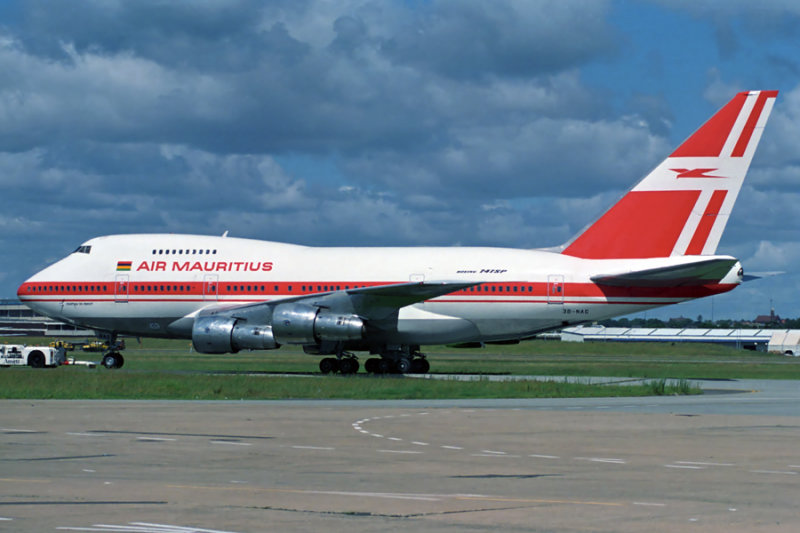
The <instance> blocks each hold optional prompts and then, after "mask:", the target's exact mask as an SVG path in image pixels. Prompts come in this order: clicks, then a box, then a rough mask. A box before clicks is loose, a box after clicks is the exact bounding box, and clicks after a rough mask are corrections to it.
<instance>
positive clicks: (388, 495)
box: [307, 490, 441, 502]
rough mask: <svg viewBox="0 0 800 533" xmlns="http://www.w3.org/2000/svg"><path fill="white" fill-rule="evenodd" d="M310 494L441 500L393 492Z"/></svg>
mask: <svg viewBox="0 0 800 533" xmlns="http://www.w3.org/2000/svg"><path fill="white" fill-rule="evenodd" d="M307 493H308V494H328V495H333V496H361V497H369V498H389V499H393V500H419V501H426V502H438V501H439V500H440V499H441V498H437V497H435V496H433V495H431V496H427V495H424V494H403V493H393V492H344V491H327V490H309V491H307Z"/></svg>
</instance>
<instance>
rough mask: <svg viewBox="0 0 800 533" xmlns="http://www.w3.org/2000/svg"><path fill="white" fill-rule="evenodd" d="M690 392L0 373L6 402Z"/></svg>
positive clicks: (677, 390) (678, 389) (651, 386)
mask: <svg viewBox="0 0 800 533" xmlns="http://www.w3.org/2000/svg"><path fill="white" fill-rule="evenodd" d="M695 393H700V391H699V389H694V388H692V387H691V386H689V384H688V382H687V383H686V384H684V385H681V384H678V385H675V386H671V385H668V384H667V383H666V380H663V381H659V380H656V381H653V382H650V383H645V384H643V385H633V386H616V385H614V386H611V385H588V384H580V383H566V382H563V381H547V382H540V381H530V380H525V381H513V382H493V381H488V380H481V381H473V382H464V381H456V380H425V379H414V378H404V377H374V376H328V377H276V376H268V375H255V376H254V375H206V374H189V375H176V374H171V373H162V372H131V371H125V370H119V371H106V370H105V369H95V370H90V369H83V368H63V367H62V368H59V369H52V370H35V369H28V368H17V369H13V371H11V372H9V371H4V372H0V398H4V399H23V398H24V399H63V400H71V399H159V400H278V399H281V400H285V399H353V400H376V399H441V398H448V399H463V398H567V397H569V398H588V397H614V396H651V395H671V394H695Z"/></svg>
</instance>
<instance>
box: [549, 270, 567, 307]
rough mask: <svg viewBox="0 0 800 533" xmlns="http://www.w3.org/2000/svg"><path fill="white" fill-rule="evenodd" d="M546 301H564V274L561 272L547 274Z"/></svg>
mask: <svg viewBox="0 0 800 533" xmlns="http://www.w3.org/2000/svg"><path fill="white" fill-rule="evenodd" d="M547 303H549V304H563V303H564V276H563V275H561V274H551V275H549V276H547Z"/></svg>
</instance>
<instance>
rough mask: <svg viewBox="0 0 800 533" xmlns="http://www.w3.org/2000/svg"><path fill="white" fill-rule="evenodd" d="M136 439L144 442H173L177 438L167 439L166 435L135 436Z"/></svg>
mask: <svg viewBox="0 0 800 533" xmlns="http://www.w3.org/2000/svg"><path fill="white" fill-rule="evenodd" d="M136 440H142V441H145V442H175V441H177V440H178V439H169V438H167V437H136Z"/></svg>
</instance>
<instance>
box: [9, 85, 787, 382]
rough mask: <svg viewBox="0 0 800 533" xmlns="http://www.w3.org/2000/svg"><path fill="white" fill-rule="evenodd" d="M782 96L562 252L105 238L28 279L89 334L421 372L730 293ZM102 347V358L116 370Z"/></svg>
mask: <svg viewBox="0 0 800 533" xmlns="http://www.w3.org/2000/svg"><path fill="white" fill-rule="evenodd" d="M776 97H777V91H751V92H743V93H739V94H737V95H736V96H735V97H734V98H733V99H732V100H731V101H730V102H729V103H728V104H726V105H725V106H724V107H723V108H722V109H720V110H719V111H718V112H717V113H716V114H715V115H714V116H713V117H712V118H711V119H709V120H708V122H706V123H705V124H704V125H703V126H702V127H701V128H700V129H699V130H697V131H696V132H695V133H694V134H692V135H691V136H690V137H689V138H688V139H686V141H684V142H683V143H682V144H681V145H680V146H679V147H678V148H677V149H675V151H674V152H672V154H670V156H669V157H667V158H666V159H665V160H664V161H663V162H662V163H661V164H660V165H658V166H657V167H656V168H655V169H654V170H653V171H652V172H650V174H648V175H647V176H646V177H645V178H644V179H643V180H641V181H640V182H639V183H638V184H636V185H635V186H634V187H633V188H632V189H631V190H630V191H628V192H627V194H625V196H624V197H623V198H622V199H621V200H619V202H617V203H616V204H615V205H613V206H612V207H611V208H610V209H609V210H608V211H606V212H605V213H604V214H603V215H602V216H601V217H600V218H599V219H598V220H597V221H596V222H594V223H593V224H591V225H590V226H589V227H588V228H586V229H585V230H584V231H582V232H581V233H580V234H578V235H577V236H576V237H575V238H573V239H572V240H571V241H570V242H568V243H566V244H564V245H563V246H561V247H559V248H556V249H549V250H518V249H508V248H467V247H447V248H430V247H426V248H311V247H306V246H297V245H292V244H283V243H276V242H266V241H257V240H248V239H237V238H228V237H226V236H222V237H208V236H198V235H171V234H169V235H167V234H158V235H112V236H107V237H97V238H94V239H91V240H89V241H87V242H85V243H83V244H81V245H80V246H79V247H78V248H77V249H76V250H75V251H74V252H73V253H72V254H70V255H68V256H67V257H65V258H64V259H62V260H60V261H58V262H57V263H55V264H53V265H52V266H50V267H48V268H46V269H44V270H42V271H41V272H39V273H37V274H35V275H34V276H32V277H31V278H30V279H29V280H27V281H26V282H24V283H23V284H22V285H21V286H20V288H19V291H18V293H17V294H18V296H19V299H20V300H21V301H22V302H24V303H25V304H26V305H28V306H29V307H31V308H32V309H34V310H35V311H37V312H39V313H42V314H44V315H47V316H50V317H53V318H56V319H58V320H63V321H65V322H68V323H71V324H75V325H79V326H83V327H87V328H93V329H95V330H96V331H97V333H98V335H100V336H101V337H104V338H107V339H108V340H110V341H112V345H113V341H115V340H116V337H117V335H120V334H124V335H136V336H146V337H147V336H149V337H170V338H180V339H191V340H192V342H193V344H194V347H195V349H196V350H197V351H198V352H203V353H228V352H231V353H232V352H237V351H239V350H243V349H255V350H271V349H275V348H279V347H280V346H281V345H284V344H296V345H301V346H303V348H304V349H305V351H306V352H308V353H310V354H319V355H325V356H327V357H325V358H323V359H322V360H321V361H320V369H321V370H322V372H324V373H329V372H337V371H338V372H341V373H343V374H350V373H354V372H357V371H358V368H359V363H358V360H357V358H356V357H355V355H353V354H352V352H354V351H368V352H369V353H371V354H376V355H378V356H379V357H373V358H370V359H368V360H367V361H366V364H365V368H366V370H367V371H368V372H374V373H386V372H398V373H405V372H427V371H428V369H429V364H428V361H427V359H426V358H425V356H424V355H423V354H422V353H421V352H420V347H421V346H423V345H429V344H445V343H481V342H502V341H515V340H520V339H525V338H529V337H532V336H533V335H536V334H537V333H541V332H543V331H548V330H553V329H557V328H561V327H564V326H569V325H573V324H579V323H582V322H591V321H594V320H601V319H604V318H609V317H613V316H618V315H625V314H628V313H634V312H637V311H643V310H645V309H650V308H653V307H658V306H662V305H668V304H673V303H677V302H683V301H686V300H691V299H694V298H701V297H705V296H711V295H714V294H720V293H723V292H727V291H729V290H731V289H733V288H734V287H736V286H737V285H738V284H739V283H741V281H742V280H743V271H742V267H741V265H740V264H739V261H738V260H737V259H736V258H734V257H731V256H728V255H715V254H716V250H717V244H718V243H719V240H720V237H721V236H722V231H723V229H724V228H725V224H726V223H727V222H728V217H729V216H730V213H731V209H732V208H733V204H734V202H735V201H736V197H737V195H738V193H739V190H740V188H741V186H742V182H743V180H744V177H745V174H746V172H747V169H748V167H749V166H750V161H751V160H752V158H753V154H754V153H755V150H756V146H757V145H758V141H759V139H760V138H761V133H762V131H763V128H764V125H765V124H766V122H767V118H768V117H769V114H770V111H771V110H772V106H773V103H774V102H775V98H776ZM122 363H123V357H122V355H121V354H120V353H119V352H118V351H117V350H114V349H112V350H111V351H110V352H109V353H107V354H105V356H104V358H103V364H105V365H106V366H108V367H119V366H122Z"/></svg>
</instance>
